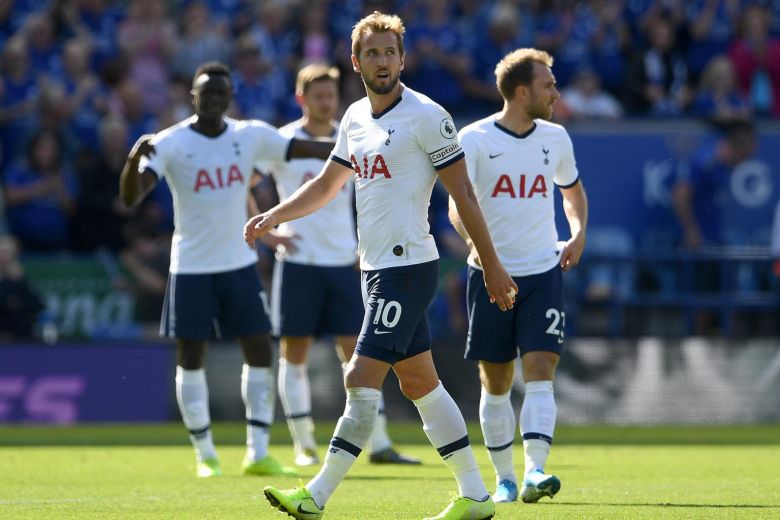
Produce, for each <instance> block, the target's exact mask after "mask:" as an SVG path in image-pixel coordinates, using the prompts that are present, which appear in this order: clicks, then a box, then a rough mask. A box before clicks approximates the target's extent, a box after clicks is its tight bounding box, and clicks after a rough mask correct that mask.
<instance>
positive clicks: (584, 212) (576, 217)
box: [563, 183, 588, 238]
mask: <svg viewBox="0 0 780 520" xmlns="http://www.w3.org/2000/svg"><path fill="white" fill-rule="evenodd" d="M563 211H564V213H566V220H568V221H569V231H570V232H571V236H572V237H576V236H579V235H582V236H583V238H584V236H585V230H586V229H587V227H588V197H587V195H585V190H584V189H583V188H582V185H581V184H579V183H578V184H577V186H576V187H575V188H571V192H569V190H564V192H563Z"/></svg>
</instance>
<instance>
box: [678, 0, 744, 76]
mask: <svg viewBox="0 0 780 520" xmlns="http://www.w3.org/2000/svg"><path fill="white" fill-rule="evenodd" d="M743 3H745V2H743V0H690V1H688V2H686V5H687V12H686V16H687V20H688V30H689V33H690V37H691V41H690V42H689V45H688V66H689V67H690V73H691V75H692V76H693V77H694V78H698V77H699V74H701V72H702V71H703V70H704V67H705V65H707V63H709V61H710V60H711V59H712V58H714V57H715V56H717V55H718V54H723V53H725V52H726V51H727V50H728V47H729V42H731V40H732V38H733V37H734V28H735V27H736V26H737V23H738V21H739V14H740V10H741V8H742V4H743Z"/></svg>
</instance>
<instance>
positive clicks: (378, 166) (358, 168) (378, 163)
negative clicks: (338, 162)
mask: <svg viewBox="0 0 780 520" xmlns="http://www.w3.org/2000/svg"><path fill="white" fill-rule="evenodd" d="M349 160H350V161H351V162H352V168H353V169H354V170H355V174H356V175H357V178H358V179H373V178H374V177H376V176H377V175H382V176H384V177H385V178H386V179H390V178H392V177H391V175H390V170H389V169H388V167H387V163H386V162H385V158H384V157H383V156H382V154H381V153H378V154H376V155H375V156H374V157H373V159H369V157H368V156H367V155H364V156H363V160H362V161H361V162H358V160H357V158H356V157H355V154H352V155H350V156H349Z"/></svg>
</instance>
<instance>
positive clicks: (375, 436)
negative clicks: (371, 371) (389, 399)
mask: <svg viewBox="0 0 780 520" xmlns="http://www.w3.org/2000/svg"><path fill="white" fill-rule="evenodd" d="M347 365H348V363H342V364H341V372H342V373H343V374H345V375H346V373H347ZM392 445H393V442H392V441H391V440H390V434H388V433H387V416H386V415H385V397H384V394H380V396H379V413H378V414H377V416H376V422H375V423H374V429H373V430H372V431H371V438H369V439H368V444H367V445H366V449H368V451H369V452H370V453H377V452H380V451H382V450H386V449H387V448H390V447H392Z"/></svg>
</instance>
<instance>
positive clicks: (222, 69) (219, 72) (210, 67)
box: [192, 61, 232, 86]
mask: <svg viewBox="0 0 780 520" xmlns="http://www.w3.org/2000/svg"><path fill="white" fill-rule="evenodd" d="M202 74H207V75H209V76H224V77H225V78H227V79H228V81H232V78H231V77H230V67H228V66H227V65H225V64H224V63H222V62H220V61H208V62H206V63H202V64H201V65H200V66H199V67H198V69H197V70H196V71H195V74H194V75H193V76H192V85H193V86H194V85H195V80H196V79H198V78H199V77H200V76H201V75H202Z"/></svg>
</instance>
